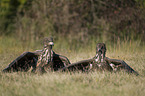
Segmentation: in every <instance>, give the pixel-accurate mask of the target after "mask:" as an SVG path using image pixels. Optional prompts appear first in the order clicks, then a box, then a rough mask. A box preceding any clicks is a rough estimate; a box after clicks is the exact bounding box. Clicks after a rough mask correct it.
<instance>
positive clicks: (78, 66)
mask: <svg viewBox="0 0 145 96" xmlns="http://www.w3.org/2000/svg"><path fill="white" fill-rule="evenodd" d="M91 62H93V59H88V60H82V61H79V62H76V63H72V64H70V65H68V66H66V67H64V68H62V71H64V70H69V71H75V70H81V71H86V70H88V69H89V68H90V67H91V66H90V64H91Z"/></svg>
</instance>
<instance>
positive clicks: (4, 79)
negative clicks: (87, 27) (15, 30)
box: [0, 37, 145, 96]
mask: <svg viewBox="0 0 145 96" xmlns="http://www.w3.org/2000/svg"><path fill="white" fill-rule="evenodd" d="M62 41H63V40H62ZM62 41H61V42H60V41H56V43H55V46H54V50H55V51H56V52H57V53H59V54H62V55H65V56H67V57H68V58H69V59H70V61H71V62H77V61H80V60H84V59H88V58H92V57H93V56H94V55H95V43H96V42H93V43H92V45H91V44H90V46H86V47H82V48H78V49H77V50H75V49H71V50H70V48H69V44H68V43H67V42H62ZM64 41H65V40H64ZM137 42H138V43H137ZM23 44H24V43H23V42H21V41H17V40H16V39H14V38H10V37H9V38H8V37H0V45H2V46H1V47H0V66H1V67H0V70H2V69H4V68H5V67H6V66H7V65H8V64H9V63H10V62H11V61H12V60H14V59H15V58H16V57H17V56H19V55H20V54H21V53H23V52H24V51H34V50H35V49H39V48H42V46H40V45H38V46H36V45H35V44H33V46H32V45H31V44H30V45H31V46H28V45H29V44H28V43H27V44H28V45H27V44H26V46H24V45H23ZM129 44H130V45H129ZM113 45H114V44H112V43H110V44H107V49H108V50H107V57H109V58H116V59H122V60H124V61H125V62H127V64H128V65H130V66H131V67H132V68H133V69H135V70H136V71H138V73H139V74H140V75H139V76H135V75H133V74H128V73H126V72H124V71H120V72H116V73H114V72H98V71H94V72H89V73H82V72H74V73H69V72H50V73H46V74H43V75H38V74H33V73H29V72H13V73H2V72H0V95H1V96H40V95H43V96H144V94H145V87H144V86H145V82H144V81H145V63H144V62H145V58H144V57H145V52H144V48H145V46H144V45H140V44H139V41H136V42H133V41H132V42H131V43H130V42H128V41H126V42H123V41H122V42H120V43H118V45H115V47H114V46H113ZM60 46H61V47H60Z"/></svg>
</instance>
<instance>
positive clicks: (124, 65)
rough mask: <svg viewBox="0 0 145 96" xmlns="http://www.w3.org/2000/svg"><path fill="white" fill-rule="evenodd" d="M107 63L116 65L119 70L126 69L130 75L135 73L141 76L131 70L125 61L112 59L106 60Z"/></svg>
mask: <svg viewBox="0 0 145 96" xmlns="http://www.w3.org/2000/svg"><path fill="white" fill-rule="evenodd" d="M106 61H107V62H108V63H110V64H114V65H115V66H116V67H117V69H124V70H126V71H127V72H129V73H135V74H136V75H139V74H138V73H137V72H136V71H135V70H134V69H133V68H131V67H130V66H129V65H128V64H127V63H126V62H125V61H123V60H118V59H110V58H106Z"/></svg>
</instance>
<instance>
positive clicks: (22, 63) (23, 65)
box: [3, 52, 38, 72]
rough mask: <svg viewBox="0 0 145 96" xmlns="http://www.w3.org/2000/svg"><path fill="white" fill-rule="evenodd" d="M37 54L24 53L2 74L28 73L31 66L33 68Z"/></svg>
mask: <svg viewBox="0 0 145 96" xmlns="http://www.w3.org/2000/svg"><path fill="white" fill-rule="evenodd" d="M37 59H38V54H36V53H35V52H34V53H33V52H24V53H23V54H21V55H20V56H19V57H17V58H16V59H15V60H14V61H12V62H11V63H10V64H9V65H8V66H7V67H6V68H5V69H4V70H3V72H12V71H28V70H29V68H30V67H31V66H35V64H36V62H37Z"/></svg>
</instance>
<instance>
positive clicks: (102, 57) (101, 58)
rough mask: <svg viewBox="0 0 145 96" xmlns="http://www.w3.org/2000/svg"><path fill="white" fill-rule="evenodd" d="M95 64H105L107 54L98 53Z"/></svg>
mask: <svg viewBox="0 0 145 96" xmlns="http://www.w3.org/2000/svg"><path fill="white" fill-rule="evenodd" d="M95 62H97V63H101V62H105V54H99V53H97V54H96V56H95Z"/></svg>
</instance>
